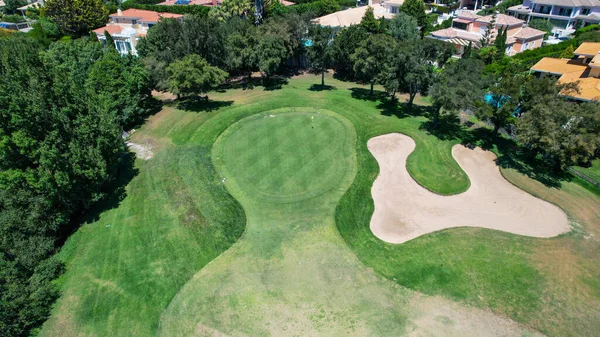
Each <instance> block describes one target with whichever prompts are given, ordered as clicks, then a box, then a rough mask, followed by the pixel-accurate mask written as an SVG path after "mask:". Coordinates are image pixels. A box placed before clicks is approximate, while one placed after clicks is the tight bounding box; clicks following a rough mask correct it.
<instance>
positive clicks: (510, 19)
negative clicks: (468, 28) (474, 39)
mask: <svg viewBox="0 0 600 337" xmlns="http://www.w3.org/2000/svg"><path fill="white" fill-rule="evenodd" d="M492 18H493V15H488V16H484V17H482V18H479V19H477V21H478V22H485V23H489V22H490V21H492ZM524 23H525V21H523V20H520V19H517V18H515V17H514V16H510V15H506V14H498V15H496V24H497V25H501V26H513V25H517V24H524Z"/></svg>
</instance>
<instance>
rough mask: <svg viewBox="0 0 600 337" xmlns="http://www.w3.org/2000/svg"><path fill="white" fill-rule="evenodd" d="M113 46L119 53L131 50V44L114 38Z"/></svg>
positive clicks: (126, 52)
mask: <svg viewBox="0 0 600 337" xmlns="http://www.w3.org/2000/svg"><path fill="white" fill-rule="evenodd" d="M115 46H116V47H117V50H118V51H119V52H120V53H121V54H128V53H129V52H130V51H131V44H130V43H129V42H128V41H121V40H116V41H115Z"/></svg>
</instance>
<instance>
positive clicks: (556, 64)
mask: <svg viewBox="0 0 600 337" xmlns="http://www.w3.org/2000/svg"><path fill="white" fill-rule="evenodd" d="M586 69H587V65H585V64H581V63H578V62H577V61H573V60H570V59H556V58H552V57H544V58H543V59H541V60H540V61H539V62H538V63H536V64H535V65H534V66H533V67H531V70H534V71H539V72H543V73H550V74H555V75H562V74H566V73H572V72H580V73H582V72H584V71H585V70H586Z"/></svg>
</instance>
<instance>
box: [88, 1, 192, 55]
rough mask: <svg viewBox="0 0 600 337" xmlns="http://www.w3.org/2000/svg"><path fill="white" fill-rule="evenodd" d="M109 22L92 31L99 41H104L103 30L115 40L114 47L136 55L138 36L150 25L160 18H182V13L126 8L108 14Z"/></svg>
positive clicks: (125, 53) (122, 52)
mask: <svg viewBox="0 0 600 337" xmlns="http://www.w3.org/2000/svg"><path fill="white" fill-rule="evenodd" d="M109 18H110V22H109V23H108V24H107V25H106V26H104V27H100V28H98V29H94V33H96V36H98V39H99V40H100V41H106V38H105V36H104V32H105V31H106V32H108V33H109V34H110V36H111V37H112V38H113V40H114V41H115V47H116V48H117V50H118V51H119V52H120V53H121V54H123V55H127V54H132V55H137V49H136V48H135V47H136V45H137V42H138V40H139V38H140V37H143V36H145V35H146V33H147V32H148V29H150V28H151V27H152V26H154V25H155V24H157V23H158V21H160V19H162V18H174V19H177V20H180V21H181V20H183V15H181V14H172V13H158V12H153V11H146V10H141V9H133V8H131V9H127V10H124V11H121V10H120V9H119V10H118V11H117V13H114V14H111V15H109Z"/></svg>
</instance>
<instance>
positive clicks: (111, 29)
mask: <svg viewBox="0 0 600 337" xmlns="http://www.w3.org/2000/svg"><path fill="white" fill-rule="evenodd" d="M123 28H124V27H121V26H117V25H109V26H104V27H100V28H96V29H94V30H93V32H94V33H96V34H100V35H102V34H104V31H107V32H108V33H109V34H110V35H113V34H119V33H120V32H121V31H122V30H123Z"/></svg>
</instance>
